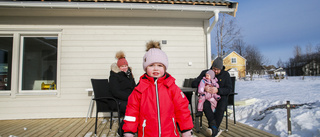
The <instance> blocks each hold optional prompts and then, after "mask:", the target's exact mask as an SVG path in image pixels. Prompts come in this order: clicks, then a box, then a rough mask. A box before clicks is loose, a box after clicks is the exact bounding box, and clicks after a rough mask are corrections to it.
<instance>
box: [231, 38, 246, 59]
mask: <svg viewBox="0 0 320 137" xmlns="http://www.w3.org/2000/svg"><path fill="white" fill-rule="evenodd" d="M231 49H232V50H234V51H236V52H237V53H239V54H240V55H241V56H243V54H244V52H245V49H246V43H245V42H244V41H243V40H242V39H240V38H238V39H235V40H233V43H232V47H231Z"/></svg>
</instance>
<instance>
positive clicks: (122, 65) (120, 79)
mask: <svg viewBox="0 0 320 137" xmlns="http://www.w3.org/2000/svg"><path fill="white" fill-rule="evenodd" d="M116 58H118V62H117V63H113V64H112V65H111V70H110V76H109V90H110V91H111V93H112V95H113V97H115V98H116V99H118V101H119V102H120V113H121V115H124V114H125V113H126V106H127V102H128V97H129V95H130V94H131V92H132V91H133V89H134V88H135V86H136V83H135V81H134V78H133V75H132V73H131V69H130V68H129V67H128V62H127V60H126V59H125V55H124V53H123V52H122V51H119V52H117V54H116Z"/></svg>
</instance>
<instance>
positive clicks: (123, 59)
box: [116, 51, 128, 68]
mask: <svg viewBox="0 0 320 137" xmlns="http://www.w3.org/2000/svg"><path fill="white" fill-rule="evenodd" d="M116 58H117V59H118V61H117V66H118V67H119V68H120V66H122V65H127V66H128V61H127V60H126V56H125V54H124V52H123V51H118V52H117V53H116Z"/></svg>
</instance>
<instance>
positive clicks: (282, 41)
mask: <svg viewBox="0 0 320 137" xmlns="http://www.w3.org/2000/svg"><path fill="white" fill-rule="evenodd" d="M238 2H239V6H238V11H237V14H236V20H237V25H238V27H240V29H241V35H242V36H243V37H242V38H243V40H244V42H246V44H249V45H253V46H256V47H258V49H259V51H260V52H261V54H262V55H263V56H264V57H265V58H267V59H268V60H269V63H268V64H266V65H275V66H276V63H277V62H278V60H279V59H280V58H281V60H282V61H283V62H284V61H285V62H286V61H288V59H289V58H291V57H293V50H294V47H295V46H296V45H299V46H300V47H301V49H302V52H303V53H304V52H305V46H306V45H307V44H309V43H311V44H312V45H313V47H315V46H316V45H317V44H320V8H319V5H320V0H263V1H262V0H244V1H240V0H238ZM212 41H214V40H212ZM212 50H213V51H212V52H213V53H216V51H215V50H216V48H215V47H212Z"/></svg>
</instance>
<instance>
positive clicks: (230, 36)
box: [215, 14, 240, 56]
mask: <svg viewBox="0 0 320 137" xmlns="http://www.w3.org/2000/svg"><path fill="white" fill-rule="evenodd" d="M215 30H216V31H215V32H216V35H215V36H216V37H215V42H216V43H215V44H216V47H217V56H222V54H223V51H224V50H225V49H228V48H230V46H231V43H232V41H233V40H234V39H235V38H237V37H238V36H239V35H240V28H237V26H236V20H235V18H233V17H231V16H228V15H226V14H222V15H221V17H220V19H219V20H218V22H217V24H216V27H215Z"/></svg>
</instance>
